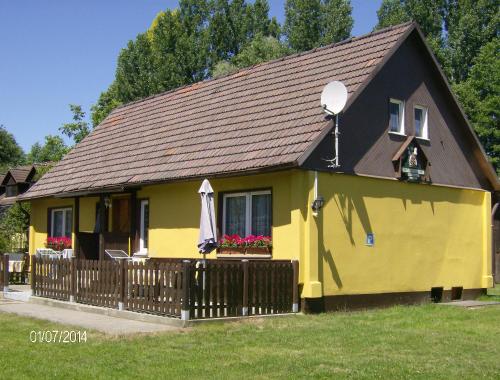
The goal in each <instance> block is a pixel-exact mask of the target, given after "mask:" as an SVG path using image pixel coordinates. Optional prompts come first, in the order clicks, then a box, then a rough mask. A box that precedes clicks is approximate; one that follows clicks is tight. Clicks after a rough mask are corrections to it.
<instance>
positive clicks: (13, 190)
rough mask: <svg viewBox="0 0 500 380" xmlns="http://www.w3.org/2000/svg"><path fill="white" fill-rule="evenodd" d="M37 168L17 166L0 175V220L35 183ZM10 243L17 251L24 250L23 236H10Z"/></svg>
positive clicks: (25, 241)
mask: <svg viewBox="0 0 500 380" xmlns="http://www.w3.org/2000/svg"><path fill="white" fill-rule="evenodd" d="M38 167H39V166H34V165H24V166H17V167H13V168H10V169H9V170H8V171H7V173H5V174H3V175H0V219H1V218H2V216H3V215H4V214H5V212H6V211H7V210H8V209H9V208H10V207H12V205H14V204H15V203H16V201H17V200H18V197H19V196H20V195H22V194H23V193H25V192H26V191H28V189H29V188H30V187H31V186H32V185H33V184H34V183H35V182H36V180H37V178H36V175H37V168H38ZM12 243H13V247H15V248H17V250H22V249H24V248H26V243H27V237H26V236H23V234H19V235H17V236H12Z"/></svg>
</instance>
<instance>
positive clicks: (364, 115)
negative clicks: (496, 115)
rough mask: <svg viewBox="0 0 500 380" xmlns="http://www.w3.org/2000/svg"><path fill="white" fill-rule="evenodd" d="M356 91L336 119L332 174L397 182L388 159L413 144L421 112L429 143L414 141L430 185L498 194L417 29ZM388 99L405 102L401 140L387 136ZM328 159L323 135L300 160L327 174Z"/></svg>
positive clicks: (484, 159) (495, 182)
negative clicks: (427, 163) (426, 163)
mask: <svg viewBox="0 0 500 380" xmlns="http://www.w3.org/2000/svg"><path fill="white" fill-rule="evenodd" d="M362 86H363V88H362V91H357V92H356V94H355V95H354V96H353V97H351V98H350V99H349V101H348V104H347V106H346V108H345V110H344V112H343V114H342V115H341V117H340V132H341V137H340V156H341V162H342V167H341V168H339V169H338V170H337V171H341V172H346V173H352V174H358V175H369V176H375V177H381V178H398V176H397V175H395V173H394V168H393V164H392V159H393V156H394V155H395V154H396V153H397V152H398V150H399V149H401V145H402V144H403V143H404V142H405V140H407V142H409V141H411V140H413V139H414V136H413V135H415V130H414V125H413V123H414V122H413V107H414V106H424V107H426V108H428V110H429V113H428V117H429V122H428V123H429V128H430V131H429V133H430V140H426V139H418V140H417V141H418V144H419V146H421V148H422V151H423V152H425V155H426V156H427V157H428V158H429V159H430V160H431V161H432V165H433V166H432V170H431V180H432V182H433V183H435V184H440V185H446V186H458V187H467V188H482V189H487V190H491V189H498V188H499V181H498V177H497V176H496V173H495V172H494V170H493V168H492V166H491V164H490V163H489V161H488V159H487V157H486V155H485V153H484V151H483V149H482V147H481V144H480V143H479V141H478V139H477V137H476V135H475V133H474V132H473V130H472V128H471V126H470V125H469V123H468V122H467V120H466V118H465V116H464V114H463V112H462V111H461V109H460V105H459V104H458V102H457V99H456V98H455V96H454V95H453V93H452V92H451V89H450V87H449V85H448V82H447V80H446V78H445V76H444V74H443V73H442V71H441V69H440V66H439V64H438V63H437V61H436V59H435V57H434V56H433V54H432V52H431V51H430V49H429V47H428V45H427V43H426V42H425V39H424V37H423V35H422V33H421V32H420V30H419V28H418V26H415V28H413V29H412V30H410V31H409V32H408V34H407V35H406V36H405V38H403V39H401V40H400V41H399V42H398V43H397V44H395V45H394V47H393V49H392V51H391V52H389V53H388V54H386V55H385V57H384V59H383V61H382V62H381V64H380V65H379V66H378V67H377V68H376V69H375V70H373V71H372V74H371V75H370V78H369V80H367V81H365V82H364V83H363V85H362ZM390 98H396V99H399V100H402V101H404V102H405V118H404V119H405V120H404V122H405V133H406V135H407V136H400V135H397V134H390V133H388V129H389V125H388V122H389V120H388V118H389V111H388V106H389V99H390ZM331 127H332V128H333V125H332V126H331ZM333 154H334V152H333V138H332V136H331V134H327V133H326V134H325V136H324V138H323V139H322V140H321V141H319V142H318V143H317V148H316V149H315V150H314V151H313V152H312V153H311V154H310V155H307V156H305V157H304V166H305V167H307V168H314V169H316V170H329V169H327V168H326V166H327V163H326V161H325V159H329V158H331V157H332V156H333Z"/></svg>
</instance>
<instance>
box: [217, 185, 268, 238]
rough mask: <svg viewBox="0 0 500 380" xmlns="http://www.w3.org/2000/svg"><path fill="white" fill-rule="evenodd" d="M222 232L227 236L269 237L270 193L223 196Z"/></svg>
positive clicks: (253, 192)
mask: <svg viewBox="0 0 500 380" xmlns="http://www.w3.org/2000/svg"><path fill="white" fill-rule="evenodd" d="M222 215H223V216H222V218H223V220H222V232H223V234H227V235H234V234H237V235H240V236H242V237H245V236H249V235H256V236H259V235H263V236H270V235H271V215H272V210H271V191H270V190H265V191H252V192H245V193H232V194H224V197H223V210H222Z"/></svg>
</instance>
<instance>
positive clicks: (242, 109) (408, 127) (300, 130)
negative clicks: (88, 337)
mask: <svg viewBox="0 0 500 380" xmlns="http://www.w3.org/2000/svg"><path fill="white" fill-rule="evenodd" d="M332 80H338V81H342V82H343V83H344V84H345V86H346V87H347V90H348V101H347V104H346V107H345V108H344V110H343V112H342V114H341V115H340V131H341V135H340V145H339V152H338V153H339V157H340V167H339V168H332V167H330V162H331V159H332V158H333V157H334V156H335V151H334V141H333V140H334V137H333V136H332V131H333V128H334V121H333V120H332V118H331V117H328V116H327V115H326V114H325V113H324V112H323V109H322V107H321V105H320V94H321V91H322V89H323V87H324V86H325V85H326V84H327V83H329V82H330V81H332ZM204 178H208V179H209V180H210V182H211V184H212V187H213V188H214V190H215V192H216V196H215V198H216V209H217V210H218V212H217V221H218V222H217V223H218V231H219V234H220V235H221V236H222V235H223V234H239V235H250V234H263V235H266V234H269V235H271V236H272V243H273V250H272V260H280V259H282V260H290V259H298V260H299V263H300V264H299V265H300V270H299V271H300V276H299V280H300V283H301V299H302V307H303V309H304V310H316V309H335V308H342V307H344V306H348V307H349V306H352V307H356V306H366V305H371V304H381V303H394V302H415V301H420V300H423V299H428V298H429V297H430V296H431V295H432V297H434V298H440V297H445V298H446V297H448V298H450V297H452V298H460V297H463V298H470V297H475V296H476V295H477V294H479V293H481V292H482V291H483V290H484V289H485V288H488V287H491V286H492V285H493V277H492V250H491V224H490V210H491V191H495V190H498V189H499V188H500V186H499V181H498V178H497V176H496V174H495V172H494V170H493V168H492V167H491V165H490V164H489V162H488V160H487V158H486V156H485V153H484V151H483V149H482V147H481V145H480V143H479V141H478V139H477V138H476V136H475V134H474V132H473V131H472V129H471V127H470V126H469V124H468V122H467V120H466V118H465V116H464V114H463V112H462V111H461V109H460V106H459V105H458V103H457V100H456V99H455V97H454V96H453V95H452V93H451V91H450V88H449V85H448V84H447V82H446V80H445V78H444V76H443V74H442V72H441V70H440V68H439V66H438V64H437V62H436V60H435V58H434V57H433V55H432V53H431V52H430V50H429V47H428V46H427V44H426V42H425V40H424V38H423V36H422V33H421V32H420V30H419V28H418V26H417V25H415V24H413V23H407V24H402V25H399V26H395V27H391V28H388V29H383V30H380V31H377V32H374V33H370V34H368V35H364V36H361V37H357V38H352V39H349V40H347V41H344V42H341V43H337V44H334V45H330V46H326V47H322V48H318V49H315V50H312V51H309V52H305V53H300V54H296V55H293V56H289V57H285V58H282V59H279V60H275V61H272V62H268V63H264V64H260V65H256V66H254V67H250V68H247V69H243V70H240V71H238V72H236V73H234V74H231V75H228V76H225V77H222V78H218V79H213V80H207V81H203V82H199V83H195V84H193V85H189V86H185V87H182V88H179V89H176V90H173V91H169V92H165V93H162V94H159V95H156V96H153V97H149V98H146V99H143V100H140V101H136V102H133V103H129V104H126V105H124V106H122V107H120V108H117V109H115V110H114V111H113V112H112V113H111V114H110V115H109V116H108V117H107V118H106V119H105V120H104V121H103V122H102V123H101V124H100V125H99V126H98V127H97V128H96V129H95V130H94V131H93V132H92V133H91V134H90V135H89V136H88V137H86V138H85V139H84V140H83V141H82V142H81V143H80V144H78V145H77V146H76V147H75V149H73V150H72V151H71V152H70V153H69V154H68V155H67V156H66V157H65V158H64V159H63V160H62V161H61V162H59V163H58V164H57V165H56V166H55V167H54V168H53V169H52V170H50V171H49V172H48V173H47V174H46V175H45V176H44V177H43V178H42V179H41V180H40V181H39V182H38V183H36V184H35V185H34V186H33V187H32V188H31V189H30V190H29V191H28V192H27V193H26V194H24V195H23V196H22V198H23V199H24V200H26V201H30V202H31V210H32V220H31V227H30V253H31V254H33V253H34V250H35V248H37V247H43V245H44V242H45V240H46V238H47V237H48V236H67V237H72V239H73V245H74V248H75V250H76V252H77V255H78V257H85V258H89V259H103V258H104V249H106V248H121V249H124V250H126V251H128V252H129V253H132V252H136V251H143V252H146V251H147V252H148V254H149V256H150V257H177V258H179V257H186V258H194V259H196V258H200V255H199V253H198V252H197V249H196V242H197V237H198V225H199V216H200V201H199V196H198V194H197V191H198V188H199V186H200V184H201V181H202V179H204ZM215 257H216V254H215V253H212V254H211V255H209V258H215Z"/></svg>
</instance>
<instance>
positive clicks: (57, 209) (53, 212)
mask: <svg viewBox="0 0 500 380" xmlns="http://www.w3.org/2000/svg"><path fill="white" fill-rule="evenodd" d="M58 211H62V213H63V218H62V231H63V232H64V231H66V213H67V212H68V211H71V212H73V209H72V208H71V207H61V208H53V209H52V210H50V236H51V237H61V236H54V225H55V223H54V214H55V213H56V212H58ZM71 219H73V214H72V215H71ZM71 233H73V223H71Z"/></svg>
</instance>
